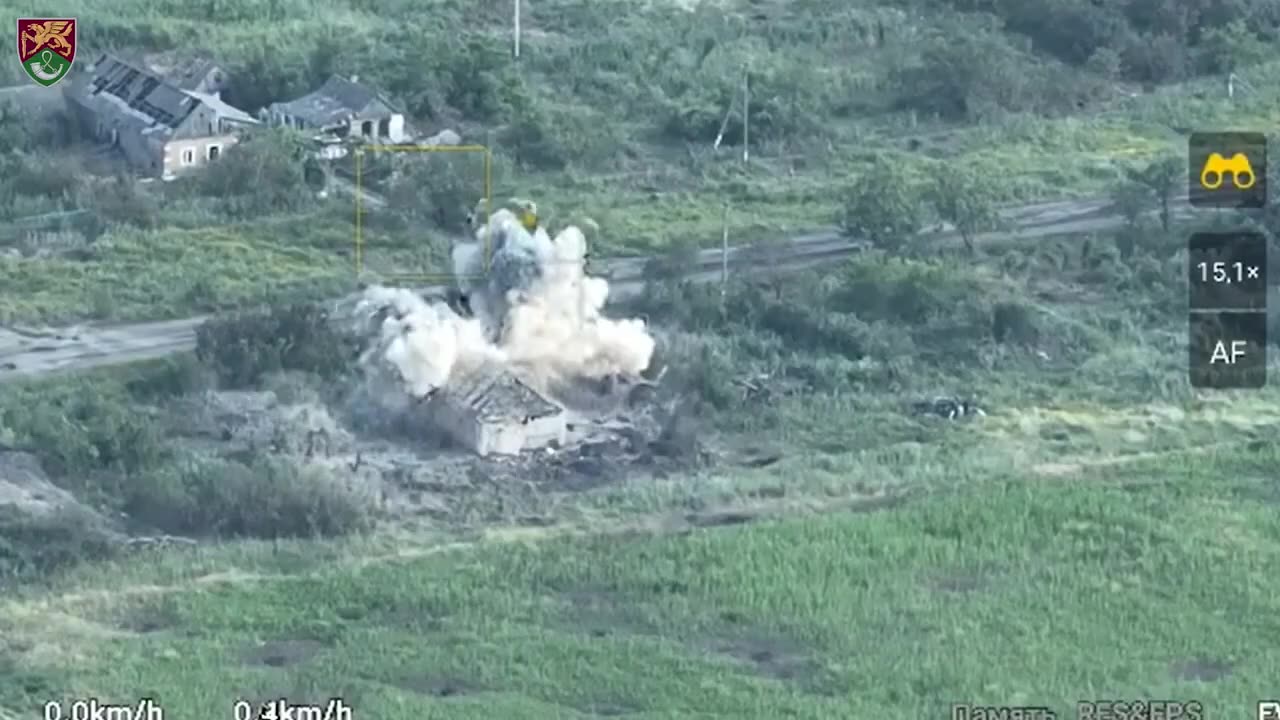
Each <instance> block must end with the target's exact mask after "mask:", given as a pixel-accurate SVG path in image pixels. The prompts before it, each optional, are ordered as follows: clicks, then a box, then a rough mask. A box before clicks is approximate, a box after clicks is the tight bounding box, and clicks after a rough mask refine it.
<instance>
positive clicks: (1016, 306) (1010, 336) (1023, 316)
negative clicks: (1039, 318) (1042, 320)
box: [991, 302, 1039, 345]
mask: <svg viewBox="0 0 1280 720" xmlns="http://www.w3.org/2000/svg"><path fill="white" fill-rule="evenodd" d="M991 335H992V337H994V338H995V340H996V342H998V343H1004V342H1011V343H1022V344H1026V345H1029V344H1032V343H1034V342H1035V341H1036V340H1037V339H1039V330H1038V328H1037V327H1036V323H1035V317H1034V316H1033V315H1032V312H1031V310H1030V309H1028V308H1027V306H1025V305H1022V304H1020V303H1011V302H1003V303H1000V304H998V305H996V306H995V308H994V309H992V311H991Z"/></svg>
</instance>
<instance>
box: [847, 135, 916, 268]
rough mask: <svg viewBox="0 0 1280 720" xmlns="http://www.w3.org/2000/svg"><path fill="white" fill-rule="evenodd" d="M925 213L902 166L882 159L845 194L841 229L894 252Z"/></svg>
mask: <svg viewBox="0 0 1280 720" xmlns="http://www.w3.org/2000/svg"><path fill="white" fill-rule="evenodd" d="M925 210H926V206H925V203H924V200H923V198H922V196H921V194H920V192H919V191H918V190H917V189H916V188H915V187H913V186H912V184H911V182H910V180H909V178H907V177H906V175H905V174H904V172H903V170H902V169H901V166H900V165H899V164H898V163H895V162H894V161H893V160H892V159H890V158H885V157H882V156H881V157H877V158H876V161H875V164H874V166H873V167H872V168H871V169H870V170H868V171H867V172H866V173H864V174H863V175H862V176H861V177H859V178H858V179H857V180H855V181H854V182H853V184H852V185H851V186H850V187H849V188H848V189H847V190H846V191H845V199H844V205H843V208H842V210H841V216H840V227H841V228H842V230H843V231H844V232H845V233H846V234H848V235H852V236H856V237H862V238H866V239H868V240H870V241H871V242H872V243H873V244H875V245H876V247H879V248H883V249H885V250H889V251H897V250H900V249H902V246H903V245H904V244H905V243H906V241H907V239H908V238H909V237H911V236H912V235H914V234H915V233H916V232H917V231H918V230H919V229H920V227H921V226H922V225H923V224H924V222H925V216H926V213H925Z"/></svg>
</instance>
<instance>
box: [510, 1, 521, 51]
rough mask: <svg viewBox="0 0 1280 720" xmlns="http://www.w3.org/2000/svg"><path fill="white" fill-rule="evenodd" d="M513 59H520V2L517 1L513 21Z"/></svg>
mask: <svg viewBox="0 0 1280 720" xmlns="http://www.w3.org/2000/svg"><path fill="white" fill-rule="evenodd" d="M511 57H513V58H515V59H516V60H519V59H520V0H515V8H514V12H513V14H512V19H511Z"/></svg>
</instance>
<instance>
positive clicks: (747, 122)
mask: <svg viewBox="0 0 1280 720" xmlns="http://www.w3.org/2000/svg"><path fill="white" fill-rule="evenodd" d="M750 126H751V68H750V66H747V65H744V66H743V68H742V162H744V163H745V162H750V160H751V150H750V147H749V146H748V144H747V142H748V140H749V139H750V133H749V130H748V128H749V127H750Z"/></svg>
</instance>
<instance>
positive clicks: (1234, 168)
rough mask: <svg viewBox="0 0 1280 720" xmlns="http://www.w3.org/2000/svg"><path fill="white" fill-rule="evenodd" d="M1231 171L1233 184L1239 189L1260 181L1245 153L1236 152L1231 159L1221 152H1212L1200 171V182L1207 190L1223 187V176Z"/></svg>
mask: <svg viewBox="0 0 1280 720" xmlns="http://www.w3.org/2000/svg"><path fill="white" fill-rule="evenodd" d="M1227 173H1231V184H1232V185H1234V186H1235V188H1236V189H1237V190H1248V189H1249V188H1251V187H1253V184H1254V183H1255V182H1257V181H1258V178H1257V176H1255V175H1254V174H1253V166H1252V165H1250V164H1249V158H1247V157H1245V154H1244V153H1236V154H1235V155H1232V156H1231V159H1229V160H1228V159H1227V158H1224V157H1222V155H1221V154H1220V153H1211V154H1210V155H1209V159H1208V160H1206V161H1205V163H1204V169H1202V170H1201V171H1200V184H1201V185H1202V186H1204V188H1205V189H1207V190H1217V189H1218V188H1220V187H1222V180H1223V177H1224V176H1225V175H1226V174H1227Z"/></svg>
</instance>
